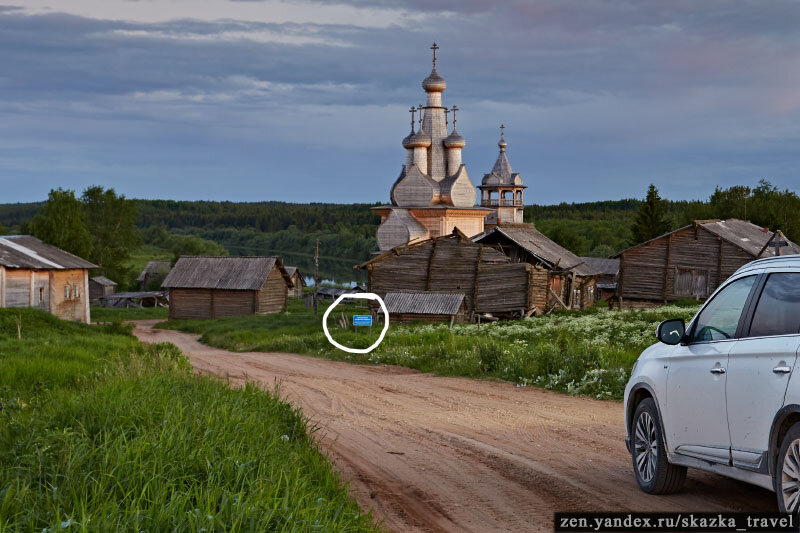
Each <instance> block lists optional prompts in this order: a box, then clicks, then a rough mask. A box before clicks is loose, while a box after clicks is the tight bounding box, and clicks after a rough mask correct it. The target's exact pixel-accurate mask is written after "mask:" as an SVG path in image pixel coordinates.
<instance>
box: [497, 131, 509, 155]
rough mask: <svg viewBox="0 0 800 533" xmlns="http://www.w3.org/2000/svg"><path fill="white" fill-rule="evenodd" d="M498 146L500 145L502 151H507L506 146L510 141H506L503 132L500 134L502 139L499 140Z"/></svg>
mask: <svg viewBox="0 0 800 533" xmlns="http://www.w3.org/2000/svg"><path fill="white" fill-rule="evenodd" d="M497 146H499V147H500V151H501V152H505V151H506V146H508V143H507V142H506V140H505V138H504V137H503V135H502V134H500V140H499V141H497Z"/></svg>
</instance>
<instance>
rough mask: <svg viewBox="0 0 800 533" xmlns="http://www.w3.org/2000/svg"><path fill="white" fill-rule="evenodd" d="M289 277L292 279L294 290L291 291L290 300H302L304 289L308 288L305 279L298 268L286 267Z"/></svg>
mask: <svg viewBox="0 0 800 533" xmlns="http://www.w3.org/2000/svg"><path fill="white" fill-rule="evenodd" d="M284 268H286V272H287V273H288V274H289V277H290V278H292V288H291V289H289V298H302V297H303V287H305V286H306V281H305V279H303V274H302V272H300V269H299V268H297V267H290V266H287V267H284Z"/></svg>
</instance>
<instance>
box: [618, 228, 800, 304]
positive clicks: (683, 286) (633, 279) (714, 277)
mask: <svg viewBox="0 0 800 533" xmlns="http://www.w3.org/2000/svg"><path fill="white" fill-rule="evenodd" d="M773 235H774V233H773V232H771V231H769V230H768V229H765V228H761V227H759V226H756V225H755V224H752V223H750V222H747V221H744V220H736V219H729V220H696V221H695V222H694V223H692V224H690V225H688V226H684V227H682V228H680V229H677V230H675V231H672V232H670V233H667V234H665V235H662V236H660V237H656V238H655V239H651V240H649V241H646V242H643V243H641V244H637V245H636V246H633V247H631V248H628V249H627V250H624V251H622V252H620V253H619V254H618V255H617V256H616V257H619V259H620V266H619V282H618V286H617V299H616V304H617V305H619V306H620V307H621V308H623V309H625V308H641V307H652V306H655V305H661V304H663V303H665V302H669V301H673V300H677V299H679V298H692V299H697V300H704V299H706V298H707V297H708V296H709V295H710V294H711V293H712V292H714V290H715V289H716V288H717V287H718V286H719V285H720V283H722V282H723V281H725V280H726V279H727V278H728V277H729V276H730V275H731V274H733V273H734V272H735V271H736V270H737V269H738V268H739V267H740V266H742V265H744V264H745V263H748V262H750V261H752V260H754V259H756V258H758V257H769V256H773V255H775V248H772V247H771V246H768V244H769V243H770V242H771V241H772V240H773ZM783 242H785V245H784V246H783V247H782V248H778V250H780V252H779V253H781V254H782V255H786V254H796V253H800V247H798V246H797V245H796V244H795V243H793V242H791V241H789V240H788V239H784V241H783Z"/></svg>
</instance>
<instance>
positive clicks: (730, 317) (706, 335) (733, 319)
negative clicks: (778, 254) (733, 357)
mask: <svg viewBox="0 0 800 533" xmlns="http://www.w3.org/2000/svg"><path fill="white" fill-rule="evenodd" d="M755 282H756V276H747V277H745V278H739V279H737V280H736V281H734V282H733V283H731V284H730V285H728V286H727V287H725V288H724V289H722V290H721V291H720V292H718V293H717V294H716V296H714V299H712V300H711V301H710V302H708V305H706V306H705V308H703V310H702V311H701V312H700V315H698V317H697V320H696V321H695V326H694V328H693V330H692V335H691V337H690V339H689V342H704V341H717V340H723V339H732V338H733V337H734V335H735V334H736V328H737V327H738V326H739V318H740V317H741V316H742V309H744V304H745V303H746V302H747V296H748V295H749V294H750V289H752V288H753V284H754V283H755Z"/></svg>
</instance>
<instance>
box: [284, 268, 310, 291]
mask: <svg viewBox="0 0 800 533" xmlns="http://www.w3.org/2000/svg"><path fill="white" fill-rule="evenodd" d="M283 268H285V269H286V273H287V274H289V277H290V278H293V277H294V275H295V274H297V276H298V277H299V279H300V285H302V286H303V287H305V286H306V280H305V278H304V277H303V273H302V272H300V269H299V268H297V267H290V266H284V267H283Z"/></svg>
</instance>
